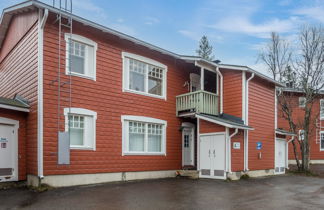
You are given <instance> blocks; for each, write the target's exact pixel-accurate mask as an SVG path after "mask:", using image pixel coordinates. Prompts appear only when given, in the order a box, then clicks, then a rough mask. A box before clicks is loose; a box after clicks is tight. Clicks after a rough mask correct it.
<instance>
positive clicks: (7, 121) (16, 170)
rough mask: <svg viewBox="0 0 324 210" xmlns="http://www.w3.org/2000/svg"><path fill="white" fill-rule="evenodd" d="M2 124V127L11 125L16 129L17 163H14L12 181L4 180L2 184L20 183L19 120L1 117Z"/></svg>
mask: <svg viewBox="0 0 324 210" xmlns="http://www.w3.org/2000/svg"><path fill="white" fill-rule="evenodd" d="M0 124H2V125H9V126H13V129H14V135H13V138H14V139H13V147H14V148H15V149H14V155H15V157H16V160H15V163H14V173H13V176H12V178H11V179H4V180H2V181H0V182H7V181H8V182H9V181H18V177H19V168H18V128H19V121H18V120H12V119H9V118H5V117H0Z"/></svg>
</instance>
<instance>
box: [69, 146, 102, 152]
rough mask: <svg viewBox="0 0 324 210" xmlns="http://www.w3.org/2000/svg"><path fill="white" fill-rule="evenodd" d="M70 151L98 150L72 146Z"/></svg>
mask: <svg viewBox="0 0 324 210" xmlns="http://www.w3.org/2000/svg"><path fill="white" fill-rule="evenodd" d="M70 149H72V150H92V151H95V150H96V149H95V148H92V147H82V146H80V147H79V146H70Z"/></svg>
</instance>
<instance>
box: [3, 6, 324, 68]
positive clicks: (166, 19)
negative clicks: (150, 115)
mask: <svg viewBox="0 0 324 210" xmlns="http://www.w3.org/2000/svg"><path fill="white" fill-rule="evenodd" d="M18 2H21V1H19V0H7V1H1V2H0V9H3V8H5V7H8V6H10V5H12V4H15V3H18ZM43 2H45V3H49V4H52V0H43ZM73 2H74V7H73V9H74V13H75V14H77V15H79V16H82V17H84V18H86V19H89V20H92V21H95V22H97V23H100V24H103V25H105V26H108V27H111V28H113V29H115V30H118V31H121V32H124V33H126V34H128V35H132V36H134V37H136V38H139V39H141V40H144V41H147V42H149V43H152V44H154V45H157V46H159V47H162V48H165V49H167V50H170V51H173V52H175V53H178V54H185V55H195V50H196V48H197V46H198V41H199V39H200V38H201V36H202V35H207V37H208V38H209V40H210V42H211V44H212V45H213V47H214V54H215V58H217V59H219V60H221V61H222V63H230V64H237V65H248V66H250V67H252V68H254V69H256V70H258V71H261V72H263V73H265V72H266V71H265V67H264V66H263V65H262V64H259V63H256V60H257V54H258V52H259V50H260V48H261V47H262V46H263V45H264V43H266V42H267V40H268V37H269V34H270V32H271V31H276V32H278V33H280V35H281V36H283V37H285V38H287V39H288V40H291V41H292V40H294V39H296V35H297V33H298V29H299V28H300V27H301V26H302V25H303V24H323V23H324V0H199V1H197V0H186V1H185V0H160V1H157V0H155V1H153V0H136V1H135V0H74V1H73Z"/></svg>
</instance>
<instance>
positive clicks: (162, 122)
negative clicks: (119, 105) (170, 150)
mask: <svg viewBox="0 0 324 210" xmlns="http://www.w3.org/2000/svg"><path fill="white" fill-rule="evenodd" d="M128 121H136V122H142V123H153V124H160V125H162V145H161V152H145V151H144V152H131V151H129V148H128V147H129V139H128V137H129V133H128V132H129V129H128ZM121 122H122V155H123V156H125V155H164V156H166V130H167V121H165V120H160V119H156V118H151V117H143V116H134V115H122V116H121ZM147 135H148V133H147V129H146V133H145V142H144V144H145V146H144V148H145V149H144V150H146V148H147Z"/></svg>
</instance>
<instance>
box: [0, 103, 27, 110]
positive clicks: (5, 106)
mask: <svg viewBox="0 0 324 210" xmlns="http://www.w3.org/2000/svg"><path fill="white" fill-rule="evenodd" d="M0 108H2V109H9V110H14V111H19V112H29V109H28V108H22V107H16V106H10V105H5V104H0Z"/></svg>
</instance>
